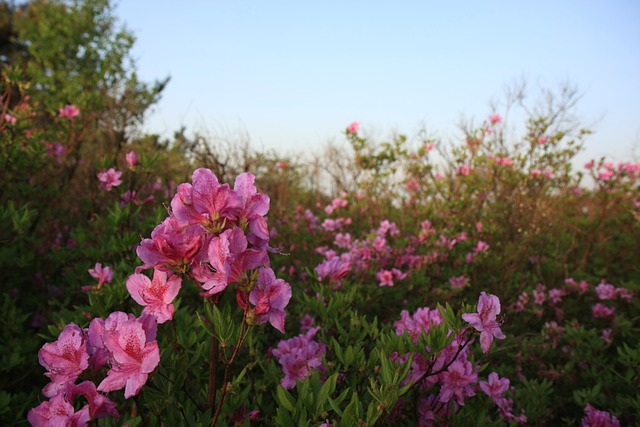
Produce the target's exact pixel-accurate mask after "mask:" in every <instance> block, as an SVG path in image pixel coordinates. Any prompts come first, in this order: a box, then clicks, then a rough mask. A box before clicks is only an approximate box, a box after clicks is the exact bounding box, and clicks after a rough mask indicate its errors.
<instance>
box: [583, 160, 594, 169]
mask: <svg viewBox="0 0 640 427" xmlns="http://www.w3.org/2000/svg"><path fill="white" fill-rule="evenodd" d="M594 164H595V161H593V160H590V161H588V162H587V163H585V164H584V168H585V169H591V168H593V165H594Z"/></svg>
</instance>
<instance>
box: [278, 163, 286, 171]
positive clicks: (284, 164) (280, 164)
mask: <svg viewBox="0 0 640 427" xmlns="http://www.w3.org/2000/svg"><path fill="white" fill-rule="evenodd" d="M277 166H278V169H281V170H285V169H286V168H287V164H286V163H285V162H283V161H279V162H278V163H277Z"/></svg>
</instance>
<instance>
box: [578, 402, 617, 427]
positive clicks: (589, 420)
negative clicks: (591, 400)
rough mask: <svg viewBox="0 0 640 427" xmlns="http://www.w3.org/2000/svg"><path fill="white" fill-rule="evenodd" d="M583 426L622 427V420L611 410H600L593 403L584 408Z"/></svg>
mask: <svg viewBox="0 0 640 427" xmlns="http://www.w3.org/2000/svg"><path fill="white" fill-rule="evenodd" d="M584 413H585V416H584V418H582V427H620V421H619V420H618V419H617V418H616V417H615V416H613V415H611V414H610V413H609V412H605V411H600V410H598V409H596V408H594V407H593V406H591V405H587V406H586V407H585V408H584Z"/></svg>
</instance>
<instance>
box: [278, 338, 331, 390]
mask: <svg viewBox="0 0 640 427" xmlns="http://www.w3.org/2000/svg"><path fill="white" fill-rule="evenodd" d="M318 330H320V328H319V327H315V328H311V329H310V330H309V331H308V332H307V333H306V334H301V335H298V336H296V337H293V338H290V339H288V340H283V341H280V342H279V343H278V347H277V348H275V349H274V350H273V351H272V352H271V353H272V354H273V355H274V356H275V357H276V358H277V359H278V363H280V365H281V366H282V370H283V372H284V378H283V379H282V380H281V381H280V384H281V385H282V387H284V388H286V389H290V388H293V387H294V386H295V385H296V381H302V380H304V379H305V378H308V377H309V376H310V375H311V371H313V370H315V369H318V368H321V367H322V366H323V365H322V356H323V355H324V353H325V352H326V351H327V346H326V345H325V344H323V343H320V342H317V341H314V340H313V338H314V336H315V334H316V333H317V332H318Z"/></svg>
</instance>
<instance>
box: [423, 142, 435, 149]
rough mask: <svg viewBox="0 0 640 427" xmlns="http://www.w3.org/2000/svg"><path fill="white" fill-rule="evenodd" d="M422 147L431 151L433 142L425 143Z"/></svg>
mask: <svg viewBox="0 0 640 427" xmlns="http://www.w3.org/2000/svg"><path fill="white" fill-rule="evenodd" d="M424 149H425V150H426V151H431V150H433V144H431V143H428V144H425V146H424Z"/></svg>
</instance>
